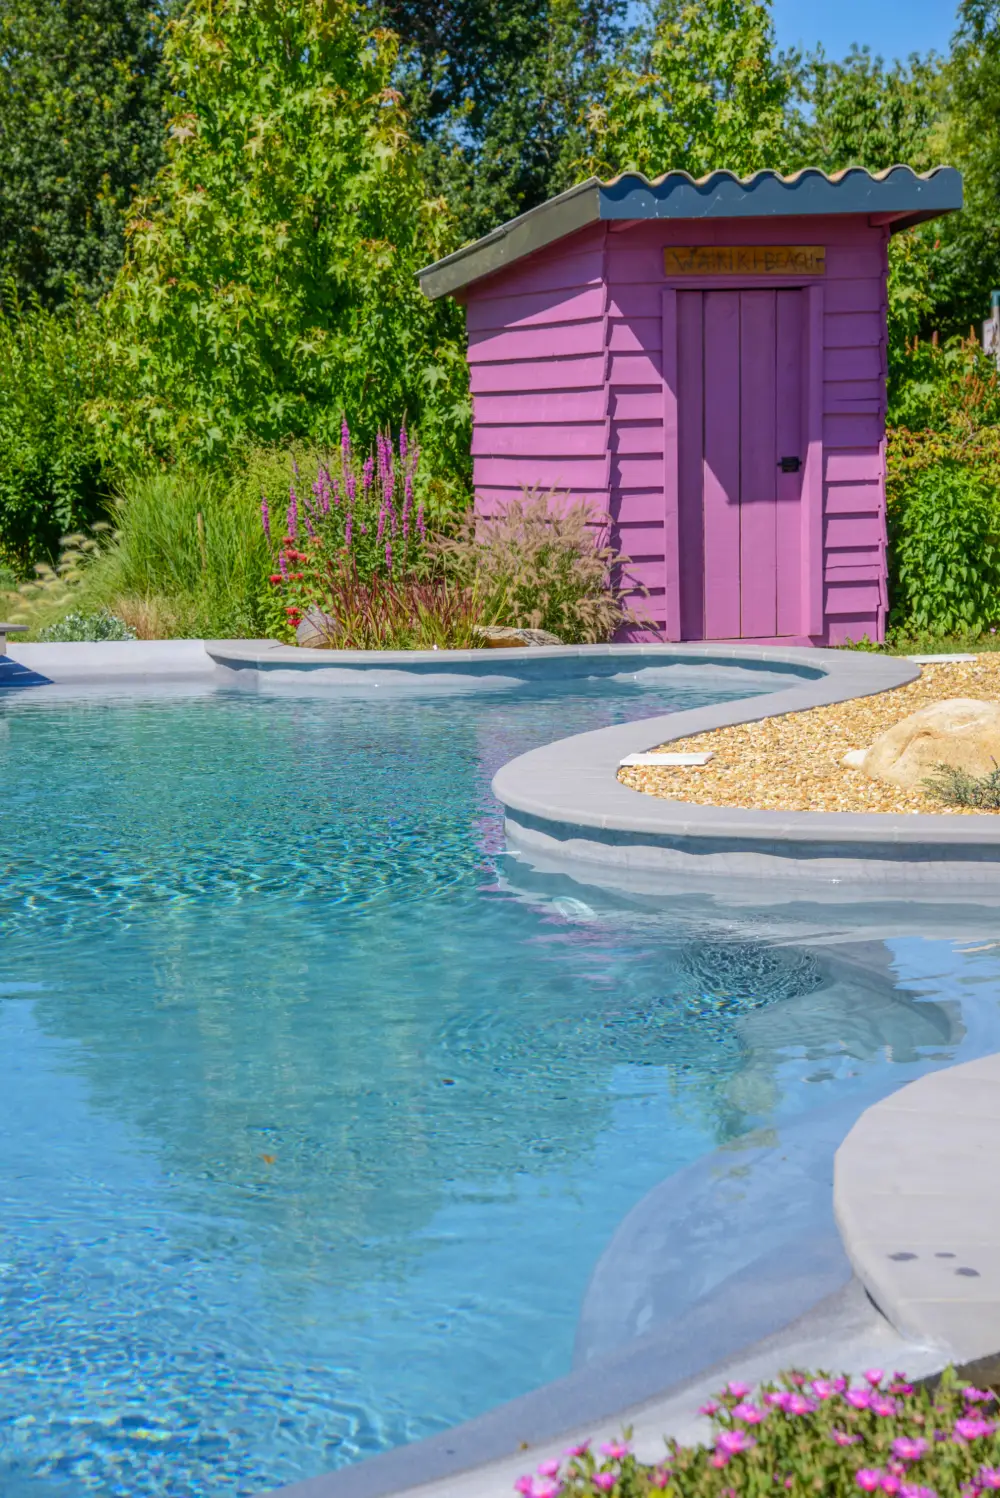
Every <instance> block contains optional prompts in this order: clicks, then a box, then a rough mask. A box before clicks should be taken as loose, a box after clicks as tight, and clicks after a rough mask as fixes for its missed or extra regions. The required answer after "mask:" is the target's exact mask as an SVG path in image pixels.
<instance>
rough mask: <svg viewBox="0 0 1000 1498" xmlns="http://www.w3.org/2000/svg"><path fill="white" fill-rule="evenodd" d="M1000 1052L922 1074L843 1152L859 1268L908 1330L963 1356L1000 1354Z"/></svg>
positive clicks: (851, 1245)
mask: <svg viewBox="0 0 1000 1498" xmlns="http://www.w3.org/2000/svg"><path fill="white" fill-rule="evenodd" d="M998 1147H1000V1054H994V1055H991V1056H984V1057H980V1058H978V1059H976V1060H972V1061H966V1062H963V1063H961V1064H959V1065H957V1066H949V1067H945V1068H944V1069H943V1070H941V1071H935V1072H931V1073H930V1074H929V1075H927V1076H924V1077H919V1078H917V1080H916V1081H913V1082H910V1083H909V1084H908V1085H907V1086H906V1087H902V1088H900V1089H898V1090H897V1091H895V1092H893V1093H890V1094H889V1096H888V1097H885V1098H883V1099H882V1100H881V1101H880V1102H878V1103H875V1104H874V1105H873V1106H872V1107H870V1108H868V1109H867V1110H866V1111H865V1112H864V1113H863V1114H862V1115H861V1117H860V1118H859V1119H858V1120H857V1122H856V1123H855V1125H854V1127H853V1128H852V1129H851V1130H850V1132H849V1133H848V1134H847V1135H846V1137H845V1138H844V1140H843V1141H842V1143H841V1145H840V1148H839V1149H838V1151H837V1154H836V1157H835V1161H834V1196H833V1200H834V1214H835V1217H836V1221H837V1226H838V1228H839V1231H840V1235H841V1239H842V1241H843V1244H844V1247H845V1249H846V1251H847V1255H848V1257H849V1259H850V1261H851V1263H852V1265H853V1268H854V1272H855V1274H856V1275H857V1277H858V1279H859V1280H860V1281H861V1283H862V1284H863V1285H864V1287H865V1289H866V1291H867V1293H868V1295H869V1296H870V1298H871V1299H872V1301H873V1302H874V1304H875V1305H876V1306H878V1307H879V1309H880V1310H881V1311H882V1313H883V1314H884V1315H885V1316H886V1318H887V1319H888V1320H889V1321H891V1322H892V1324H893V1325H894V1326H896V1327H898V1328H900V1331H901V1334H902V1335H904V1336H910V1337H916V1338H920V1339H922V1340H933V1341H934V1342H936V1343H937V1344H938V1345H940V1346H941V1347H943V1348H944V1349H945V1351H946V1353H947V1355H948V1357H949V1359H953V1360H954V1361H955V1362H956V1363H970V1362H973V1361H977V1360H981V1359H985V1358H991V1357H994V1355H995V1354H997V1353H998V1352H1000V1209H998V1207H997V1204H996V1200H995V1198H994V1196H993V1194H992V1192H991V1190H990V1186H989V1182H990V1180H991V1179H992V1172H993V1170H995V1168H996V1166H995V1162H996V1156H997V1149H998Z"/></svg>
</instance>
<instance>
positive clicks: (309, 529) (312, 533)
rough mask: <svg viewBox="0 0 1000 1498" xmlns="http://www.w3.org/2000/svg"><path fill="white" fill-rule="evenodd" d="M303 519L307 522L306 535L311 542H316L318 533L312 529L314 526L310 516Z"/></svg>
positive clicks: (304, 516)
mask: <svg viewBox="0 0 1000 1498" xmlns="http://www.w3.org/2000/svg"><path fill="white" fill-rule="evenodd" d="M302 519H303V520H304V521H305V527H306V534H307V535H308V537H309V539H310V540H311V541H315V539H316V532H315V531H314V530H313V528H312V524H311V522H310V520H309V516H308V515H303V517H302Z"/></svg>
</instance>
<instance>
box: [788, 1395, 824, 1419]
mask: <svg viewBox="0 0 1000 1498" xmlns="http://www.w3.org/2000/svg"><path fill="white" fill-rule="evenodd" d="M815 1408H816V1406H815V1405H814V1404H813V1402H812V1400H811V1399H807V1398H806V1396H805V1395H804V1394H789V1396H788V1402H787V1404H786V1405H785V1407H784V1409H785V1414H786V1415H811V1414H812V1412H813V1410H814V1409H815Z"/></svg>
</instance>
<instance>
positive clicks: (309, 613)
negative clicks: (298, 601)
mask: <svg viewBox="0 0 1000 1498" xmlns="http://www.w3.org/2000/svg"><path fill="white" fill-rule="evenodd" d="M339 634H340V626H339V624H338V623H337V621H336V619H334V618H333V617H332V615H330V614H324V613H323V610H322V609H318V608H315V607H313V608H308V609H306V611H305V613H304V614H303V615H302V618H301V620H300V622H299V626H298V628H297V629H296V631H295V643H296V645H301V646H303V647H304V648H305V649H307V650H336V648H337V638H338V636H339Z"/></svg>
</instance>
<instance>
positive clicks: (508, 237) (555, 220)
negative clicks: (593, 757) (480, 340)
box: [417, 177, 601, 302]
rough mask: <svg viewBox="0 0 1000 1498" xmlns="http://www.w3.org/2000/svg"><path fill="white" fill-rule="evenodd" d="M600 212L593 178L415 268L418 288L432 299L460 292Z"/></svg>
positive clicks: (583, 225) (582, 225) (597, 186)
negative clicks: (416, 269)
mask: <svg viewBox="0 0 1000 1498" xmlns="http://www.w3.org/2000/svg"><path fill="white" fill-rule="evenodd" d="M600 217H601V183H600V179H599V178H597V177H588V179H587V181H586V182H581V183H579V184H578V185H577V186H576V187H571V188H570V189H569V191H568V192H563V193H560V194H559V196H558V197H557V198H550V199H549V201H548V202H547V203H541V204H539V206H538V207H537V208H532V209H530V210H529V212H527V213H522V214H521V216H520V218H515V219H512V220H511V221H510V223H508V224H501V225H500V227H499V228H498V229H494V230H493V232H492V233H491V234H487V235H486V237H485V238H484V239H477V240H476V242H475V243H474V244H470V245H466V246H465V248H464V249H461V250H456V251H455V252H454V254H452V255H446V256H445V258H444V259H443V260H438V261H436V262H435V264H434V265H428V266H425V267H424V269H423V270H421V271H418V272H417V279H418V280H419V282H420V289H421V291H422V292H423V293H424V295H425V296H427V297H429V298H430V299H431V301H432V302H434V301H437V300H438V298H439V297H443V296H448V295H449V294H450V293H452V292H456V291H461V290H462V288H463V287H464V286H468V285H470V284H471V283H472V282H473V281H481V280H482V278H483V277H484V276H491V275H493V274H494V272H496V271H499V270H503V269H504V268H505V266H508V265H512V264H513V263H514V261H516V260H522V259H523V258H524V256H525V255H531V254H533V253H534V251H535V250H543V249H544V248H545V246H546V245H550V244H554V243H555V242H556V240H557V239H565V238H566V236H567V235H568V234H573V233H575V231H576V230H577V229H585V228H586V227H587V225H588V224H595V223H597V221H598V220H599V219H600Z"/></svg>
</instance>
